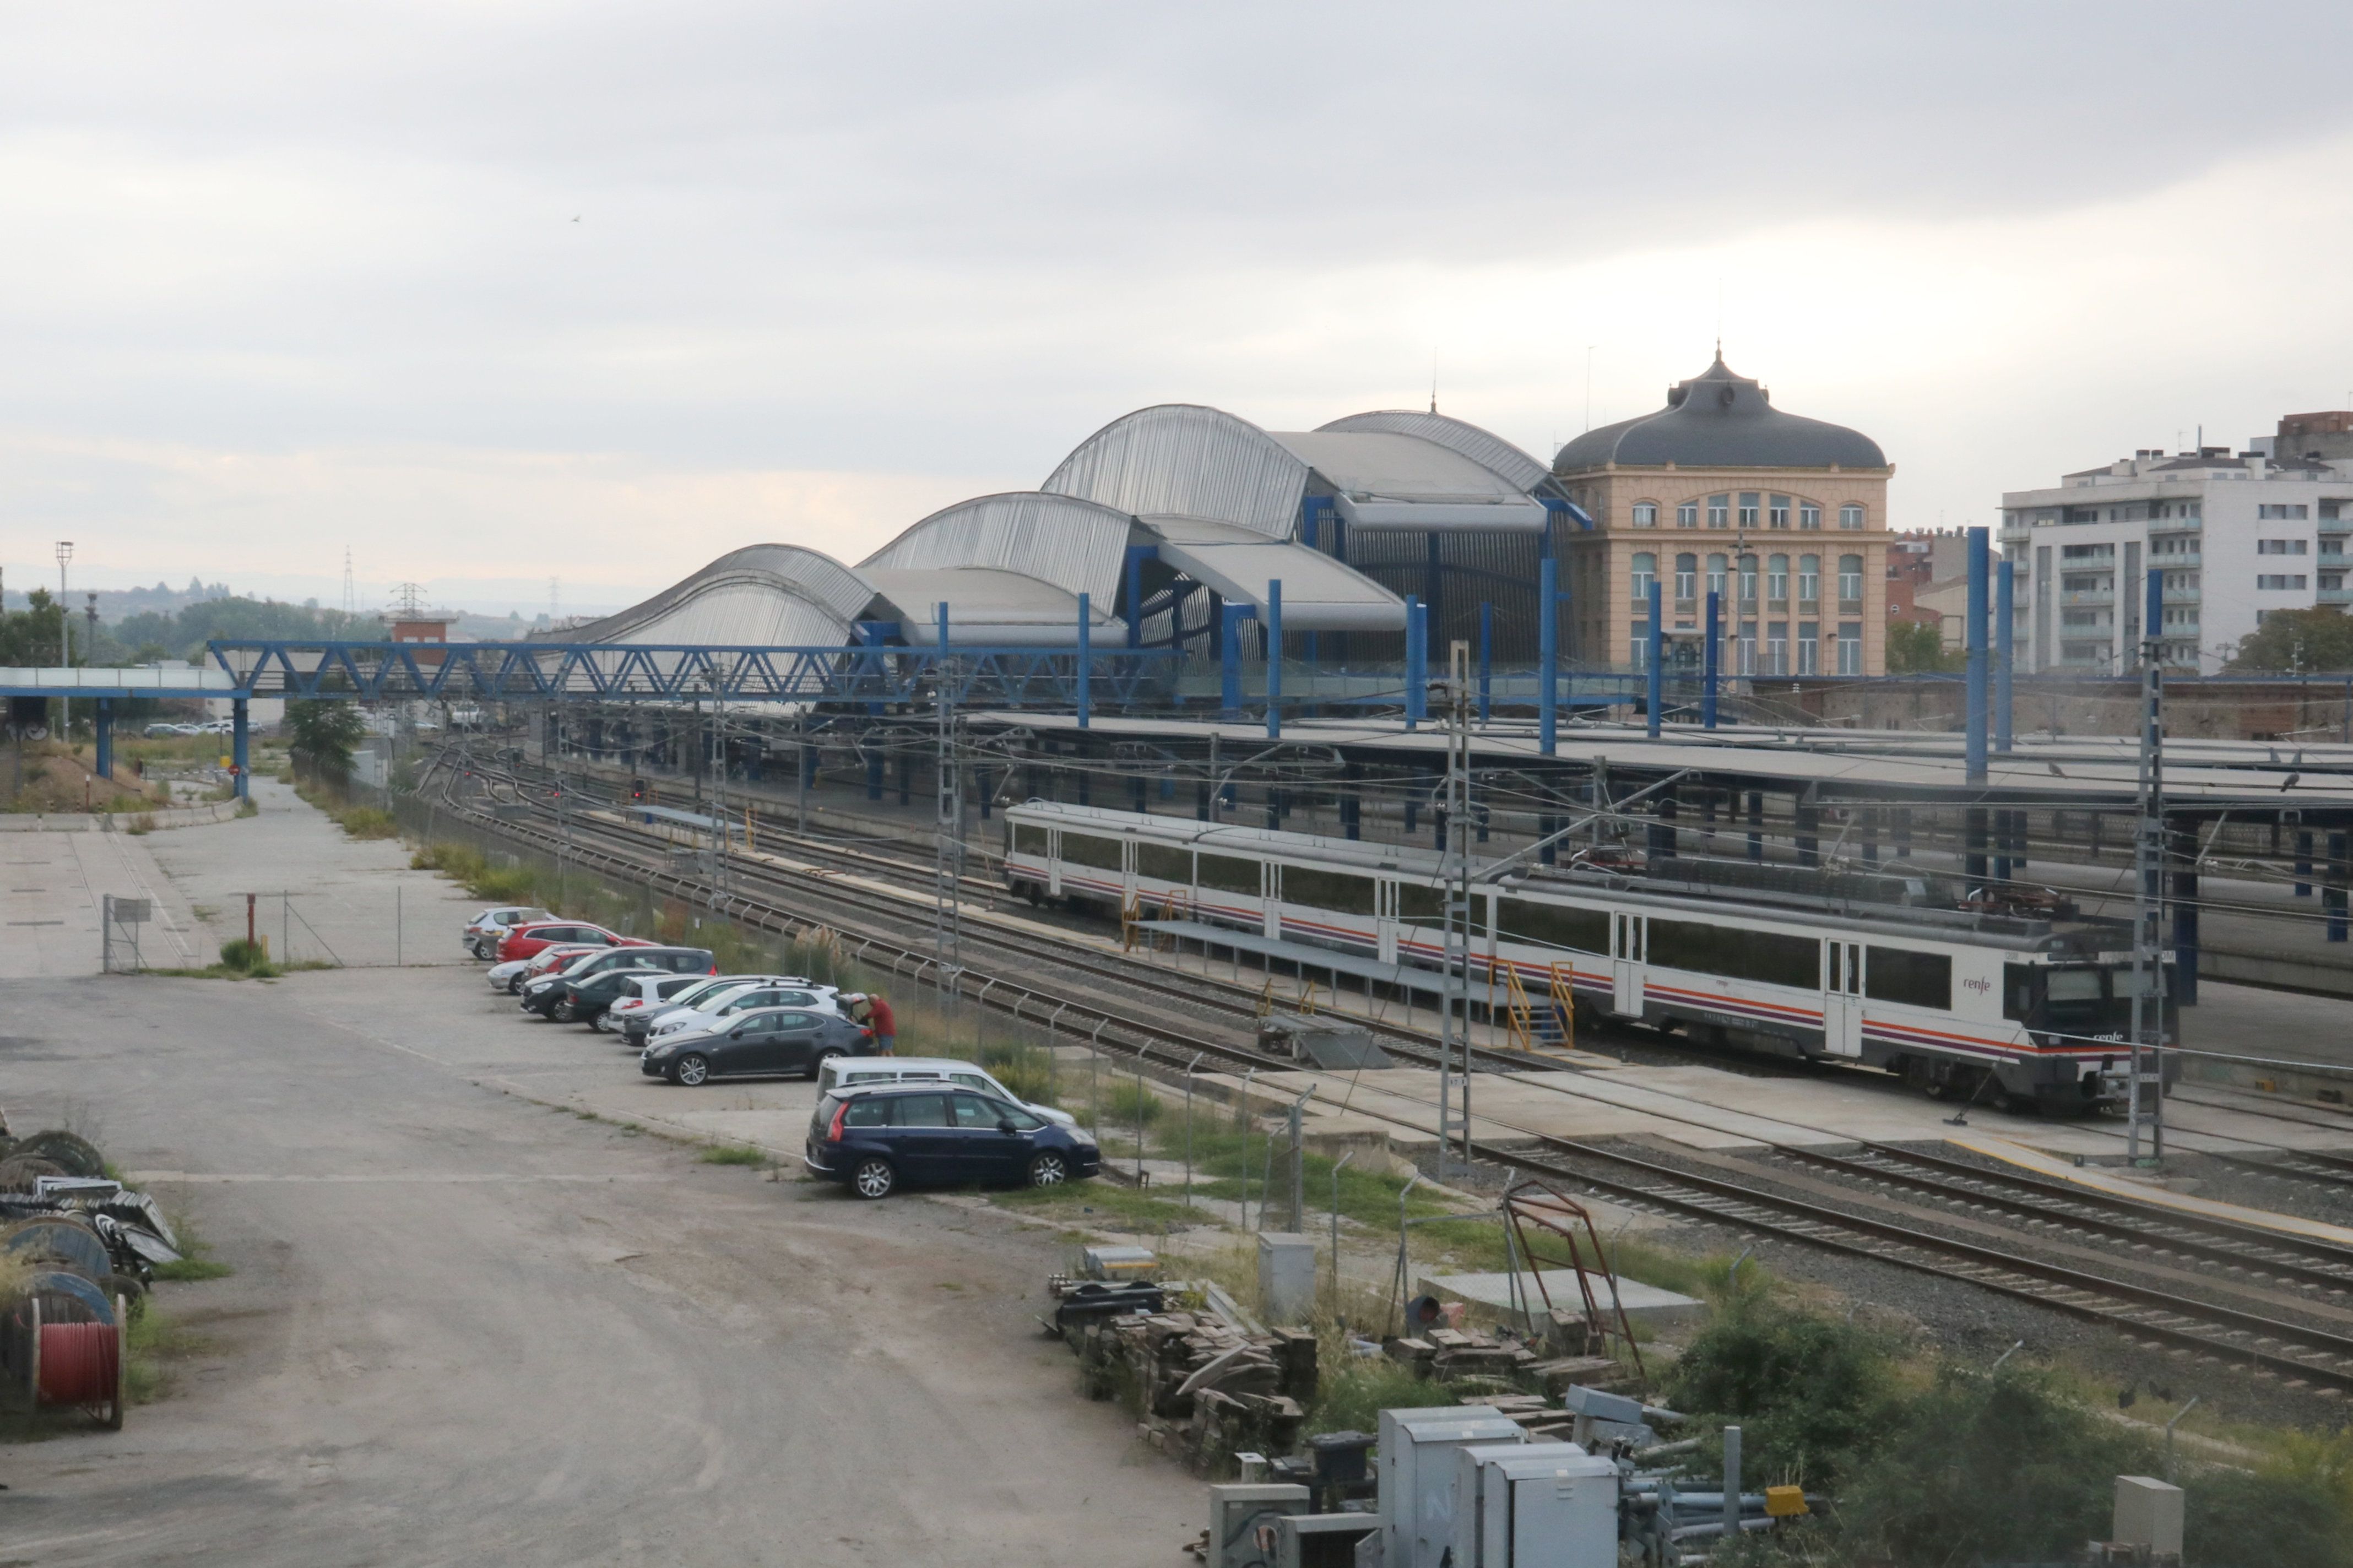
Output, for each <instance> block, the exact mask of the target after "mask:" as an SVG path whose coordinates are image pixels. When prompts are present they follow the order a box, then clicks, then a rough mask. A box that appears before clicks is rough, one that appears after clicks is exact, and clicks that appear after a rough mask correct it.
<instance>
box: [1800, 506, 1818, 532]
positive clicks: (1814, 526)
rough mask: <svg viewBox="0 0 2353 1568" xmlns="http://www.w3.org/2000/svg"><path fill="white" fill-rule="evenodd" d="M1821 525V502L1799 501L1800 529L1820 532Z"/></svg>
mask: <svg viewBox="0 0 2353 1568" xmlns="http://www.w3.org/2000/svg"><path fill="white" fill-rule="evenodd" d="M1821 526H1822V509H1821V504H1820V502H1819V501H1810V500H1801V501H1799V503H1798V527H1799V529H1800V530H1803V531H1809V532H1820V530H1821Z"/></svg>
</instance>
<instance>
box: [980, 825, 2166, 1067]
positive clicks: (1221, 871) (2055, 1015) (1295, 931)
mask: <svg viewBox="0 0 2353 1568" xmlns="http://www.w3.org/2000/svg"><path fill="white" fill-rule="evenodd" d="M1005 816H1006V825H1007V826H1006V845H1005V877H1006V880H1007V883H1008V886H1009V887H1010V888H1011V889H1012V890H1013V891H1014V892H1015V893H1016V894H1017V895H1022V896H1027V897H1029V898H1030V899H1032V900H1044V899H1055V900H1065V901H1070V902H1074V903H1092V904H1095V905H1099V906H1100V907H1102V908H1103V910H1106V911H1108V912H1113V913H1116V912H1117V911H1119V910H1124V909H1130V908H1134V909H1140V910H1143V911H1145V916H1146V918H1149V917H1150V916H1152V915H1153V914H1156V913H1158V912H1159V911H1162V910H1168V911H1172V912H1174V913H1175V914H1176V916H1178V917H1179V918H1187V919H1192V920H1195V921H1203V922H1208V923H1213V924H1219V925H1224V926H1228V927H1233V928H1239V929H1242V930H1247V931H1251V932H1254V933H1257V934H1259V935H1261V936H1263V937H1265V938H1267V939H1270V940H1274V941H1286V942H1297V943H1303V944H1306V945H1311V946H1317V947H1324V948H1328V949H1333V950H1335V951H1339V952H1349V953H1355V954H1359V955H1363V956H1368V957H1372V958H1376V959H1377V960H1379V961H1380V962H1382V963H1408V964H1419V965H1426V966H1430V967H1433V968H1435V967H1441V966H1442V965H1443V963H1444V954H1445V927H1444V921H1445V912H1444V911H1445V896H1446V895H1445V887H1444V880H1443V879H1444V877H1445V874H1446V867H1445V864H1444V859H1443V857H1441V856H1440V855H1439V854H1438V853H1436V852H1435V851H1432V850H1430V849H1422V848H1415V847H1406V846H1400V845H1382V844H1369V843H1363V842H1358V841H1355V840H1349V839H1339V838H1327V837H1320V836H1316V835H1313V834H1304V833H1284V832H1278V831H1274V830H1271V829H1268V828H1259V827H1242V826H1209V825H1207V824H1203V823H1198V822H1190V821H1187V820H1185V819H1183V818H1178V817H1166V816H1148V815H1139V814H1136V813H1134V812H1124V811H1113V810H1106V809H1103V808H1099V807H1092V806H1079V805H1057V804H1052V803H1048V802H1042V801H1031V802H1029V803H1027V804H1025V805H1017V806H1014V807H1012V808H1011V809H1009V810H1008V811H1007V813H1006V814H1005ZM1482 870H1483V867H1482V863H1481V862H1479V861H1478V860H1476V859H1474V860H1473V862H1472V888H1471V978H1472V984H1473V986H1474V988H1475V996H1474V999H1475V1000H1477V1001H1479V1002H1480V1003H1482V1004H1484V1005H1498V1004H1499V1002H1500V997H1499V996H1490V995H1489V993H1490V991H1491V990H1498V989H1500V987H1499V985H1498V984H1497V983H1498V982H1500V981H1501V978H1502V976H1503V974H1504V971H1505V970H1506V969H1510V970H1512V971H1514V972H1515V973H1517V975H1518V976H1519V978H1520V980H1521V982H1522V983H1523V985H1524V986H1525V989H1526V991H1527V992H1528V994H1531V995H1533V996H1537V997H1542V996H1545V995H1546V994H1556V993H1557V994H1570V995H1573V996H1575V997H1576V999H1577V1003H1578V1005H1580V1006H1583V1007H1588V1008H1590V1009H1591V1010H1593V1011H1597V1012H1600V1013H1607V1014H1610V1015H1613V1016H1618V1017H1621V1018H1627V1019H1632V1020H1640V1021H1641V1022H1643V1023H1646V1024H1650V1025H1653V1026H1661V1027H1664V1028H1669V1029H1672V1030H1674V1031H1676V1032H1678V1033H1681V1034H1684V1035H1687V1036H1690V1037H1695V1038H1699V1039H1703V1040H1711V1041H1715V1042H1718V1043H1723V1044H1730V1045H1737V1046H1741V1047H1746V1048H1750V1049H1757V1050H1764V1051H1771V1052H1778V1053H1781V1054H1786V1055H1789V1056H1797V1057H1820V1058H1832V1059H1840V1060H1847V1061H1852V1062H1856V1063H1860V1064H1862V1065H1864V1066H1869V1067H1876V1068H1884V1069H1885V1070H1887V1071H1889V1072H1892V1073H1896V1074H1900V1075H1902V1076H1903V1077H1905V1078H1906V1079H1909V1080H1911V1081H1912V1082H1914V1083H1915V1084H1917V1085H1919V1086H1920V1087H1921V1088H1924V1089H1929V1090H1931V1091H1933V1092H1939V1093H1947V1094H1968V1095H1979V1096H1983V1097H1985V1098H1988V1099H1994V1098H2001V1099H2006V1100H2011V1101H2015V1102H2020V1103H2024V1102H2029V1101H2031V1102H2033V1103H2036V1104H2039V1105H2042V1106H2043V1107H2046V1108H2048V1109H2052V1110H2084V1109H2088V1108H2091V1107H2094V1106H2096V1105H2099V1104H2101V1103H2103V1102H2105V1101H2106V1100H2109V1099H2111V1098H2113V1096H2114V1095H2115V1094H2116V1092H2118V1091H2117V1088H2116V1084H2117V1077H2116V1075H2117V1074H2118V1073H2119V1072H2121V1071H2122V1069H2123V1068H2124V1065H2125V1061H2126V1057H2127V1055H2128V1052H2129V1047H2128V1046H2127V1045H2126V1041H2127V1040H2128V1039H2129V1037H2130V1036H2129V1026H2130V1015H2131V1001H2130V984H2131V964H2130V961H2129V955H2128V953H2127V952H2126V951H2125V950H2126V949H2127V948H2128V947H2129V942H2128V938H2127V933H2126V931H2124V928H2122V927H2121V926H2120V925H2118V924H2116V923H2115V922H2091V921H2063V920H2058V919H2052V918H2047V917H2022V916H2019V915H2014V914H1992V913H1983V912H1978V911H1972V910H1962V909H1956V908H1936V907H1933V906H1932V905H1930V904H1927V903H1925V902H1923V901H1922V900H1925V899H1929V898H1933V896H1934V888H1933V883H1932V881H1931V879H1926V878H1925V877H1921V876H1917V875H1915V876H1912V877H1909V878H1900V877H1894V876H1872V877H1862V878H1857V877H1852V876H1848V877H1842V878H1841V877H1838V876H1834V875H1832V874H1826V873H1820V872H1810V871H1803V870H1800V869H1799V868H1788V867H1776V868H1752V867H1748V866H1746V864H1744V863H1733V864H1731V865H1726V866H1720V867H1712V866H1710V865H1709V864H1708V863H1704V862H1697V861H1688V860H1684V861H1673V860H1671V861H1666V862H1662V863H1661V864H1659V865H1656V866H1653V867H1652V868H1651V875H1647V876H1645V875H1626V874H1596V873H1592V872H1588V871H1582V870H1579V871H1568V870H1556V869H1553V868H1525V873H1526V874H1521V873H1520V872H1519V871H1516V870H1515V871H1514V872H1513V873H1511V874H1507V875H1504V876H1503V877H1500V878H1497V879H1493V880H1492V881H1486V882H1482V881H1480V880H1479V878H1480V877H1481V875H1482ZM1662 873H1664V874H1662ZM1719 874H1720V875H1724V876H1726V877H1729V878H1731V879H1734V880H1736V881H1749V882H1755V883H1758V884H1761V885H1758V886H1748V887H1726V886H1711V885H1706V883H1705V882H1704V879H1705V878H1706V877H1708V876H1711V875H1719ZM1825 889H1827V891H1826V890H1825ZM1858 889H1861V890H1862V891H1865V892H1873V893H1879V894H1883V895H1890V896H1887V897H1884V898H1883V899H1882V900H1879V901H1871V900H1857V898H1856V897H1855V894H1856V892H1857V890H1858ZM1905 900H1910V901H1908V902H1907V901H1905ZM2164 1027H2165V1034H2166V1037H2167V1038H2168V1039H2171V1038H2172V1037H2173V1032H2172V1031H2173V1018H2172V1014H2171V1009H2170V1006H2169V1005H2168V1009H2167V1015H2166V1018H2165V1021H2164ZM1989 1077H1990V1079H1991V1081H1990V1082H1989V1081H1988V1079H1989Z"/></svg>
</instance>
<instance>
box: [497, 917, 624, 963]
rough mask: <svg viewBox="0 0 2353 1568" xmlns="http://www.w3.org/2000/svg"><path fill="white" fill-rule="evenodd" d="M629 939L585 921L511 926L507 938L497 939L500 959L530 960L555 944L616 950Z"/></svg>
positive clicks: (542, 922)
mask: <svg viewBox="0 0 2353 1568" xmlns="http://www.w3.org/2000/svg"><path fill="white" fill-rule="evenodd" d="M629 940H630V939H629V938H628V937H625V936H623V935H621V934H620V933H619V932H617V931H607V930H606V929H605V928H604V927H603V926H599V925H590V924H588V923H587V922H586V921H555V920H550V921H532V922H531V923H529V924H527V925H518V926H510V927H508V928H507V934H506V935H504V936H502V937H501V938H500V939H499V958H500V959H501V962H503V961H504V960H507V959H510V958H530V957H533V955H535V954H536V953H537V952H539V951H540V950H541V949H542V948H544V947H548V946H551V945H553V944H554V943H557V942H577V943H579V944H580V945H582V946H584V947H618V946H620V945H621V944H622V943H623V942H628V941H629Z"/></svg>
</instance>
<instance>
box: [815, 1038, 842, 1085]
mask: <svg viewBox="0 0 2353 1568" xmlns="http://www.w3.org/2000/svg"><path fill="white" fill-rule="evenodd" d="M848 1054H849V1053H848V1052H846V1051H844V1050H843V1049H842V1048H841V1047H839V1046H828V1047H825V1049H823V1050H821V1051H819V1052H818V1054H817V1057H816V1058H815V1059H814V1060H812V1061H811V1062H810V1063H809V1065H808V1077H809V1081H810V1082H812V1083H814V1082H816V1081H817V1076H818V1074H819V1073H821V1072H823V1071H825V1064H826V1063H828V1062H829V1061H831V1060H833V1059H834V1058H836V1057H839V1056H847V1055H848Z"/></svg>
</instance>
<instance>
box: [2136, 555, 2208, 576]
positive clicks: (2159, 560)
mask: <svg viewBox="0 0 2353 1568" xmlns="http://www.w3.org/2000/svg"><path fill="white" fill-rule="evenodd" d="M2148 563H2149V565H2151V566H2152V567H2154V568H2156V569H2157V570H2158V571H2159V572H2193V571H2196V570H2197V569H2198V568H2199V567H2200V566H2202V565H2204V564H2205V563H2204V561H2202V560H2201V559H2200V557H2199V553H2198V552H2196V551H2195V550H2193V551H2191V552H2189V553H2188V554H2187V555H2151V556H2150V557H2149V558H2148Z"/></svg>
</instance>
